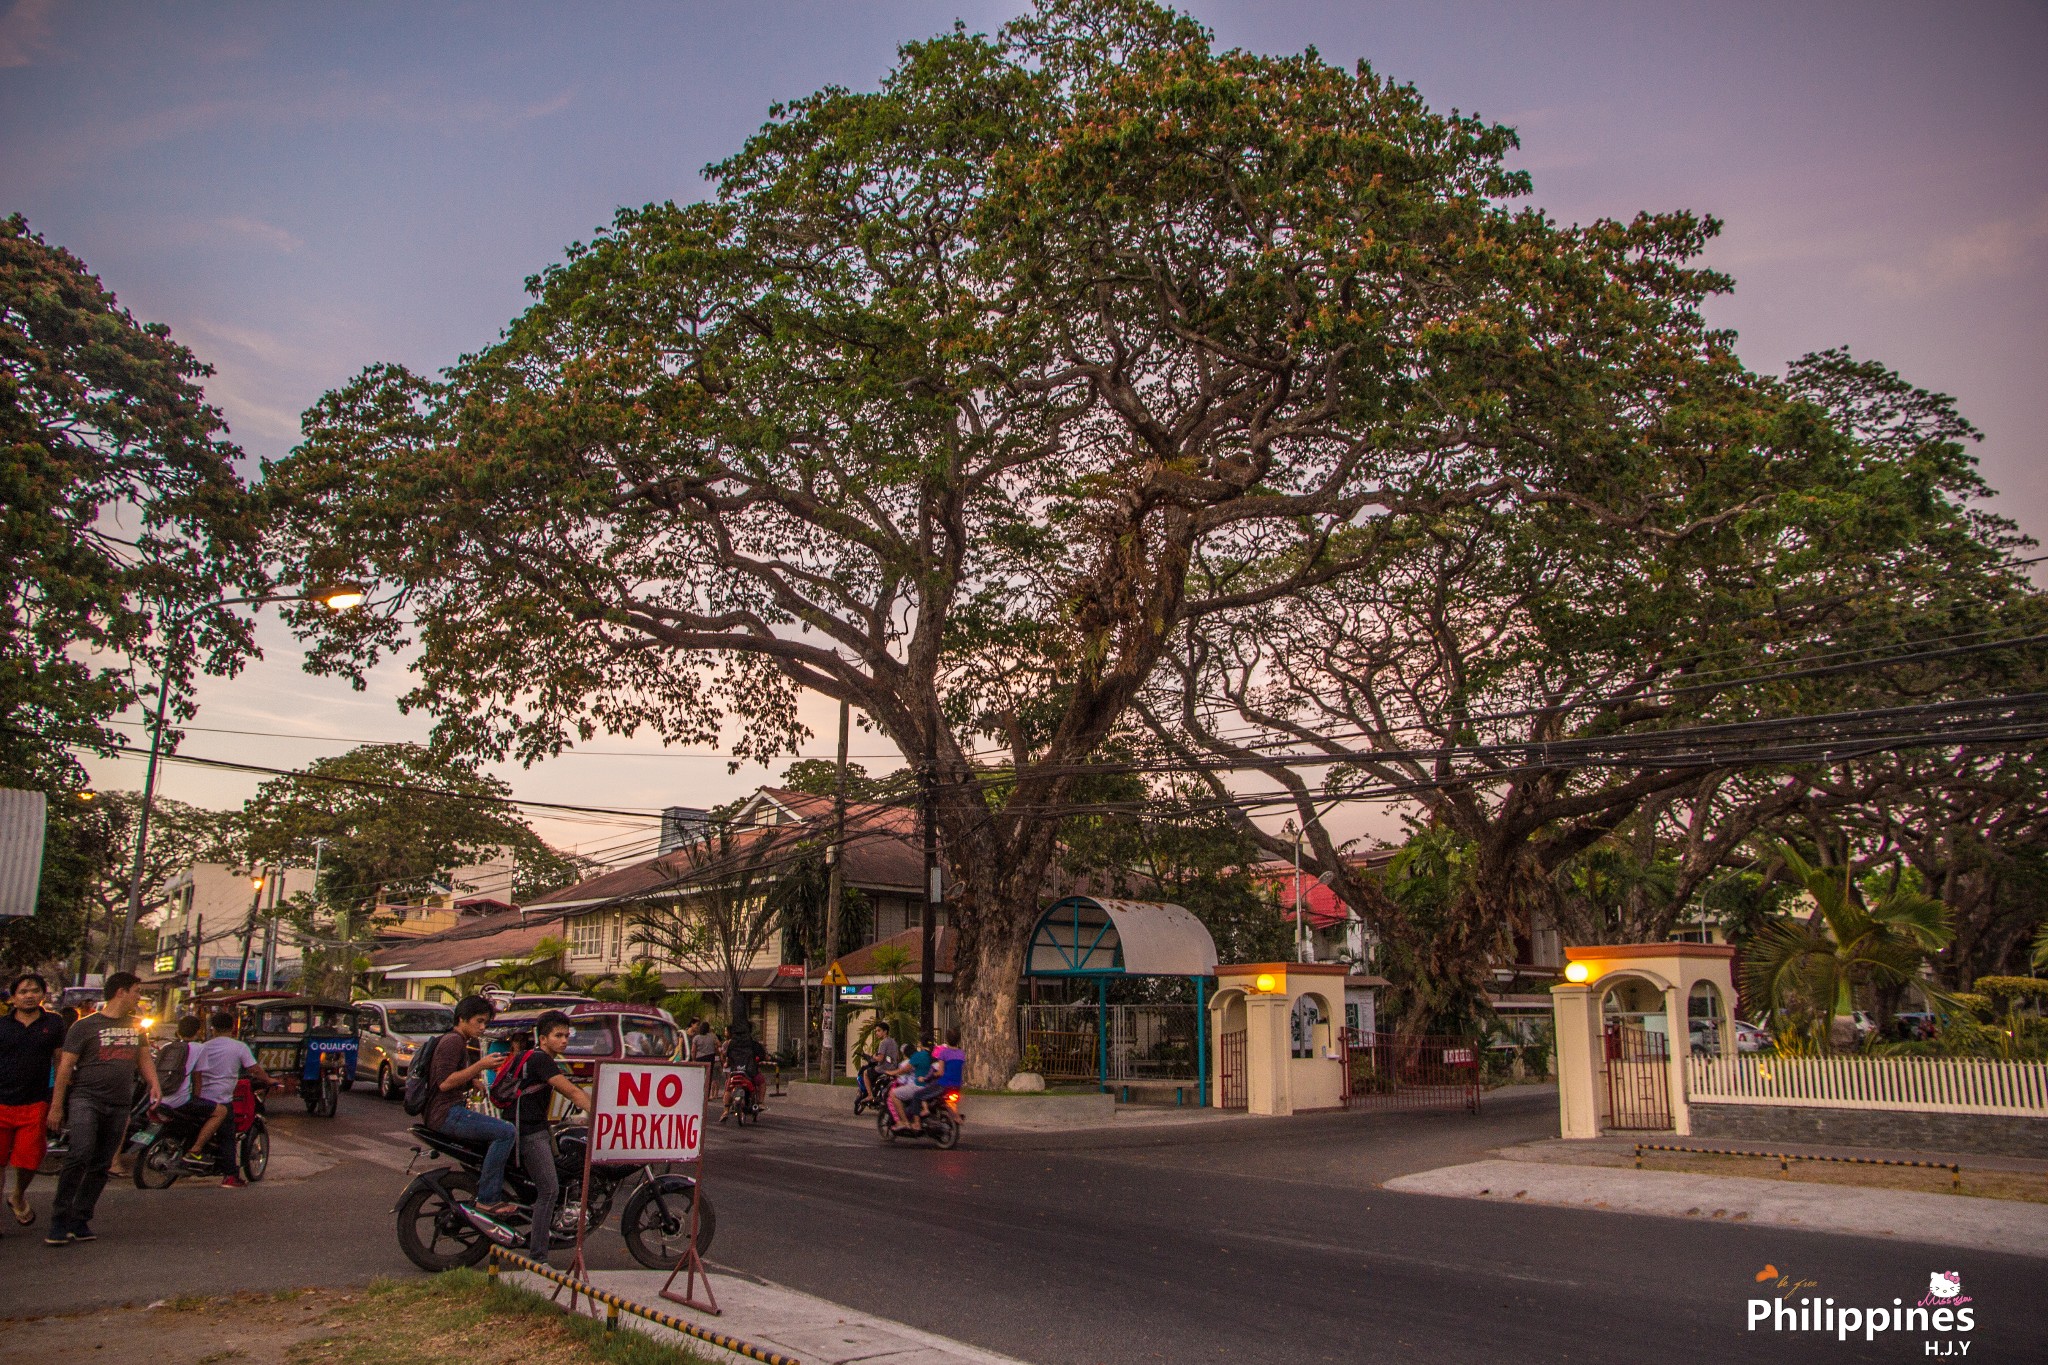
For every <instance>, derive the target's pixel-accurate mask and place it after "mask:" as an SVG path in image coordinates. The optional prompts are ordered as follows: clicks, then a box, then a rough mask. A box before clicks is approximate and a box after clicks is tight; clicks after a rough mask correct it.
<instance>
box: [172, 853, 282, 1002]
mask: <svg viewBox="0 0 2048 1365" xmlns="http://www.w3.org/2000/svg"><path fill="white" fill-rule="evenodd" d="M159 892H160V893H161V894H162V896H163V897H164V905H163V907H162V908H161V909H160V910H158V911H157V917H156V918H157V939H156V941H157V958H156V962H155V964H154V965H155V967H156V971H155V972H154V973H153V974H152V975H151V976H150V978H149V982H148V984H151V985H161V986H167V987H180V988H191V989H204V988H205V987H206V986H207V985H208V984H214V985H221V984H226V985H233V984H234V983H236V982H239V981H242V980H244V979H246V980H247V981H248V983H249V984H250V985H251V986H264V987H268V986H274V985H289V984H291V983H293V982H295V981H296V980H297V979H298V976H299V969H300V960H301V955H300V950H299V942H298V938H297V935H296V934H294V933H293V932H292V931H291V929H290V927H289V926H288V925H284V924H281V923H280V922H279V920H278V917H277V916H278V910H279V908H280V907H281V906H284V905H288V904H289V903H291V901H292V900H293V899H294V898H296V897H299V896H310V895H312V894H313V869H312V868H310V867H297V866H285V867H275V866H271V865H268V864H262V865H258V866H255V867H250V866H245V865H241V864H235V863H193V864H192V865H191V866H189V867H187V868H185V869H183V870H182V871H180V872H178V873H177V874H176V875H175V876H173V877H172V878H171V879H170V880H169V881H167V882H165V883H164V884H163V885H162V886H161V887H160V888H159ZM245 974H246V975H245Z"/></svg>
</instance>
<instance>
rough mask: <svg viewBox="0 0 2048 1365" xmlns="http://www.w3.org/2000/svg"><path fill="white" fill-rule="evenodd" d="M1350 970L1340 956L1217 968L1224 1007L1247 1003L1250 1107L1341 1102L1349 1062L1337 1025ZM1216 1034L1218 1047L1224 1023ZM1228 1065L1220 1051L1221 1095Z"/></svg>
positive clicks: (1294, 1109) (1301, 1107) (1306, 1107)
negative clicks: (1336, 960)
mask: <svg viewBox="0 0 2048 1365" xmlns="http://www.w3.org/2000/svg"><path fill="white" fill-rule="evenodd" d="M1349 970H1350V968H1348V967H1346V966H1345V965H1344V964H1343V963H1341V962H1254V963H1247V964H1244V965H1242V966H1231V967H1218V968H1217V969H1216V978H1217V990H1216V1003H1215V1008H1216V1009H1217V1011H1218V1013H1219V1014H1221V1013H1222V1011H1223V1010H1224V1009H1226V1008H1228V1009H1231V1010H1232V1013H1233V1014H1234V1011H1235V1008H1236V1006H1237V1005H1238V1002H1241V1003H1242V1008H1243V1010H1244V1030H1245V1033H1244V1043H1245V1047H1244V1061H1245V1078H1244V1084H1245V1089H1244V1096H1245V1108H1246V1110H1247V1111H1248V1112H1250V1113H1253V1114H1295V1113H1302V1112H1308V1111H1314V1110H1319V1109H1340V1108H1342V1107H1343V1105H1344V1066H1345V1062H1344V1045H1343V1035H1342V1034H1341V1033H1340V1032H1339V1030H1340V1029H1341V1028H1342V1027H1343V1018H1344V1016H1343V1009H1344V976H1345V973H1346V972H1348V971H1349ZM1226 1002H1228V1004H1226ZM1225 1017H1226V1018H1227V1017H1229V1016H1225ZM1218 1022H1219V1024H1221V1023H1222V1022H1223V1020H1221V1019H1219V1021H1218ZM1211 1037H1212V1038H1214V1039H1215V1040H1216V1044H1217V1047H1218V1049H1219V1052H1220V1050H1221V1048H1222V1047H1223V1045H1224V1037H1225V1030H1224V1029H1223V1028H1222V1027H1219V1028H1217V1029H1216V1030H1214V1031H1212V1033H1211ZM1222 1070H1223V1068H1222V1063H1221V1058H1220V1056H1219V1059H1218V1064H1217V1073H1218V1081H1217V1084H1218V1093H1219V1099H1220V1096H1221V1087H1222V1074H1221V1073H1222Z"/></svg>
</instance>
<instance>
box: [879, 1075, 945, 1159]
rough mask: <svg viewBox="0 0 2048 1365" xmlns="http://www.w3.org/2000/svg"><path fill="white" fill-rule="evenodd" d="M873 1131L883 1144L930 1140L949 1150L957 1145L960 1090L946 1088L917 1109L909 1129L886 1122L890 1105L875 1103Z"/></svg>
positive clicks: (911, 1118)
mask: <svg viewBox="0 0 2048 1365" xmlns="http://www.w3.org/2000/svg"><path fill="white" fill-rule="evenodd" d="M875 1131H876V1132H878V1133H880V1134H881V1136H882V1141H884V1142H894V1141H895V1140H896V1139H897V1138H930V1139H931V1140H932V1141H933V1142H935V1143H937V1144H938V1146H939V1147H940V1149H941V1150H944V1151H951V1150H952V1149H953V1148H954V1147H957V1146H959V1145H960V1091H959V1089H958V1087H949V1088H947V1089H945V1090H942V1091H940V1092H939V1093H938V1094H937V1095H935V1096H933V1097H932V1098H931V1099H929V1100H926V1101H925V1102H924V1103H923V1104H921V1105H920V1106H918V1110H917V1112H916V1113H915V1114H912V1115H911V1116H910V1124H909V1126H908V1127H904V1128H898V1127H897V1126H896V1125H895V1124H893V1123H891V1122H890V1121H889V1106H888V1105H886V1104H884V1103H882V1102H881V1101H880V1100H877V1101H875Z"/></svg>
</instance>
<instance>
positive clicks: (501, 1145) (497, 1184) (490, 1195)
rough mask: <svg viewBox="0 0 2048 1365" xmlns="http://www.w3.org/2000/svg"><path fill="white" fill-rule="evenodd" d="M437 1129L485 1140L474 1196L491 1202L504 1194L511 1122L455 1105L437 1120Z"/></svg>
mask: <svg viewBox="0 0 2048 1365" xmlns="http://www.w3.org/2000/svg"><path fill="white" fill-rule="evenodd" d="M441 1131H442V1132H444V1133H446V1134H447V1135H448V1136H449V1137H453V1138H462V1139H464V1140H465V1141H468V1142H488V1143H490V1144H491V1147H490V1150H489V1151H487V1152H485V1153H484V1169H483V1174H482V1175H480V1176H478V1177H477V1187H476V1197H477V1202H478V1203H480V1204H495V1203H497V1202H498V1200H499V1199H500V1198H502V1197H503V1196H504V1193H505V1163H506V1162H507V1161H510V1160H511V1159H512V1143H513V1141H514V1140H515V1138H516V1137H517V1136H518V1133H517V1130H515V1129H514V1128H513V1127H512V1125H511V1124H509V1123H507V1122H505V1120H503V1119H494V1118H492V1117H491V1116H490V1115H489V1114H479V1113H477V1112H476V1110H474V1109H469V1108H465V1107H464V1106H462V1105H459V1104H458V1105H456V1106H455V1107H454V1108H453V1109H450V1110H449V1111H448V1117H446V1118H444V1119H442V1120H441Z"/></svg>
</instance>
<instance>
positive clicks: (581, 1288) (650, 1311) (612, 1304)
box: [490, 1246, 803, 1365]
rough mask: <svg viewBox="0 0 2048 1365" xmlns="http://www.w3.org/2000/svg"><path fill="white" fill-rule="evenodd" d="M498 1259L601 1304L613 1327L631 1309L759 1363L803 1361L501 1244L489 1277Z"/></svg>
mask: <svg viewBox="0 0 2048 1365" xmlns="http://www.w3.org/2000/svg"><path fill="white" fill-rule="evenodd" d="M501 1263H502V1264H504V1265H508V1266H511V1267H512V1268H513V1269H514V1270H523V1271H525V1272H526V1273H527V1274H529V1275H538V1276H540V1277H541V1278H542V1279H544V1280H553V1281H554V1282H555V1283H556V1284H559V1285H563V1286H565V1287H566V1288H569V1289H572V1290H574V1291H575V1292H576V1293H578V1294H582V1295H584V1296H585V1297H587V1298H589V1299H590V1300H591V1301H592V1302H594V1303H601V1304H603V1305H604V1306H605V1307H606V1308H607V1309H608V1310H609V1311H608V1312H607V1313H606V1314H605V1325H606V1326H607V1327H617V1326H618V1325H619V1314H621V1313H631V1314H632V1315H633V1316H634V1317H636V1318H645V1319H647V1320H648V1321H649V1322H652V1323H658V1324H660V1325H661V1326H663V1327H666V1328H668V1329H669V1330H670V1331H672V1332H681V1333H682V1334H683V1335H684V1336H687V1337H695V1338H696V1339H697V1340H699V1341H708V1342H710V1343H711V1344H712V1345H713V1346H716V1347H718V1348H719V1349H720V1350H724V1351H731V1352H732V1353H733V1354H734V1355H738V1356H745V1357H746V1358H747V1359H748V1360H758V1361H761V1362H762V1365H803V1362H802V1361H800V1360H798V1359H797V1358H796V1357H795V1356H786V1355H783V1354H781V1353H780V1352H777V1351H770V1350H766V1349H764V1348H762V1347H759V1346H756V1345H754V1344H753V1343H752V1342H748V1341H741V1340H740V1339H739V1338H738V1337H729V1336H727V1335H725V1334H724V1333H723V1332H713V1331H710V1330H709V1329H707V1328H703V1327H699V1326H698V1325H697V1324H696V1323H694V1322H685V1321H683V1319H681V1318H679V1317H676V1316H675V1315H673V1314H670V1313H664V1312H662V1311H661V1310H660V1309H659V1308H649V1307H648V1306H647V1305H646V1304H644V1303H635V1302H633V1300H631V1299H624V1298H620V1297H619V1296H618V1295H617V1294H612V1293H608V1292H606V1291H605V1290H602V1289H599V1288H598V1287H597V1286H595V1285H593V1284H591V1283H590V1282H589V1281H587V1280H579V1279H577V1278H576V1277H575V1276H573V1275H564V1274H563V1273H562V1272H561V1271H559V1270H557V1269H555V1268H554V1267H553V1266H549V1265H542V1264H541V1263H540V1262H539V1261H529V1260H527V1259H526V1257H524V1256H520V1255H518V1254H516V1253H514V1252H510V1251H507V1250H505V1249H504V1248H503V1247H496V1246H494V1247H492V1248H491V1264H490V1273H491V1275H492V1277H493V1278H495V1277H496V1276H497V1274H498V1266H499V1265H500V1264H501Z"/></svg>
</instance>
